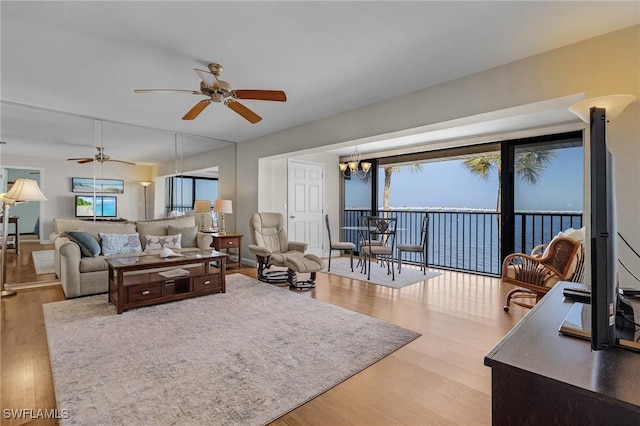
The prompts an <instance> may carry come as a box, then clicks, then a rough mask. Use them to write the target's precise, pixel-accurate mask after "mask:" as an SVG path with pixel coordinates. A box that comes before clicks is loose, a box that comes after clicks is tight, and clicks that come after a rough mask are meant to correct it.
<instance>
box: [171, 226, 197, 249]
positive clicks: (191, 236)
mask: <svg viewBox="0 0 640 426" xmlns="http://www.w3.org/2000/svg"><path fill="white" fill-rule="evenodd" d="M169 234H171V235H175V234H181V235H182V240H180V244H182V247H183V248H185V247H197V246H198V243H197V241H196V235H197V234H198V227H197V226H187V227H186V228H178V227H177V226H171V225H169Z"/></svg>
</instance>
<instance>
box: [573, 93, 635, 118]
mask: <svg viewBox="0 0 640 426" xmlns="http://www.w3.org/2000/svg"><path fill="white" fill-rule="evenodd" d="M635 100H636V97H635V96H633V95H609V96H600V97H598V98H591V99H585V100H584V101H580V102H576V103H575V104H573V105H571V106H570V107H569V111H571V112H572V113H574V114H575V115H577V116H578V117H579V118H580V120H582V121H584V122H585V123H588V122H589V111H590V110H591V108H593V107H597V108H604V109H606V110H607V121H613V120H615V119H616V118H617V117H618V116H619V115H620V113H622V111H624V109H625V108H626V107H627V106H628V105H629V104H630V103H631V102H633V101H635Z"/></svg>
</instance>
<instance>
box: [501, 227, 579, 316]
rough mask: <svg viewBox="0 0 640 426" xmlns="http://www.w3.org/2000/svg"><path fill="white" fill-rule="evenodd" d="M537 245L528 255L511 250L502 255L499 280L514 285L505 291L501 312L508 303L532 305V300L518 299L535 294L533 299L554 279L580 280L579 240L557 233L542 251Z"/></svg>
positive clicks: (553, 283) (548, 287) (537, 297)
mask: <svg viewBox="0 0 640 426" xmlns="http://www.w3.org/2000/svg"><path fill="white" fill-rule="evenodd" d="M541 248H542V247H541V246H538V247H536V248H534V249H533V251H532V253H531V255H527V254H522V253H514V254H510V255H509V256H507V257H506V258H505V259H504V262H503V263H502V282H505V283H509V284H514V285H517V286H518V288H516V289H514V290H511V291H510V292H509V293H508V294H507V300H506V304H505V305H504V311H505V312H509V305H510V304H511V303H514V304H516V305H519V306H524V307H525V308H532V307H533V306H534V305H535V303H533V304H532V303H527V302H525V301H522V300H521V299H528V300H531V298H534V297H535V301H536V303H537V302H538V300H540V299H541V298H542V296H544V295H545V294H547V292H548V291H549V290H551V287H553V286H554V285H555V284H556V283H557V282H558V281H572V282H582V280H583V278H584V248H583V245H582V243H581V242H580V241H576V240H574V239H571V238H567V237H560V236H559V237H555V238H554V239H553V240H551V242H550V243H549V246H548V247H546V248H545V249H544V251H543V252H542V253H541V252H540V251H541Z"/></svg>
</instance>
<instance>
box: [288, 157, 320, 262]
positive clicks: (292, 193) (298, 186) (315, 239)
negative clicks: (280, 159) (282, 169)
mask: <svg viewBox="0 0 640 426" xmlns="http://www.w3.org/2000/svg"><path fill="white" fill-rule="evenodd" d="M288 181H289V191H288V197H287V198H288V202H287V205H288V209H287V211H288V220H287V222H288V227H287V228H288V229H287V233H288V235H289V240H290V241H300V242H304V243H307V244H308V246H309V247H308V248H307V254H315V255H316V256H322V235H323V234H322V223H323V222H322V220H323V218H322V215H323V207H322V206H323V205H324V200H323V199H324V165H323V164H316V163H306V162H300V161H289V174H288Z"/></svg>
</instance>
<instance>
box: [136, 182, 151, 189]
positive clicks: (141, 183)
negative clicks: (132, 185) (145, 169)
mask: <svg viewBox="0 0 640 426" xmlns="http://www.w3.org/2000/svg"><path fill="white" fill-rule="evenodd" d="M139 183H140V185H142V186H144V187H145V188H146V187H147V186H149V185H151V182H139Z"/></svg>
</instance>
